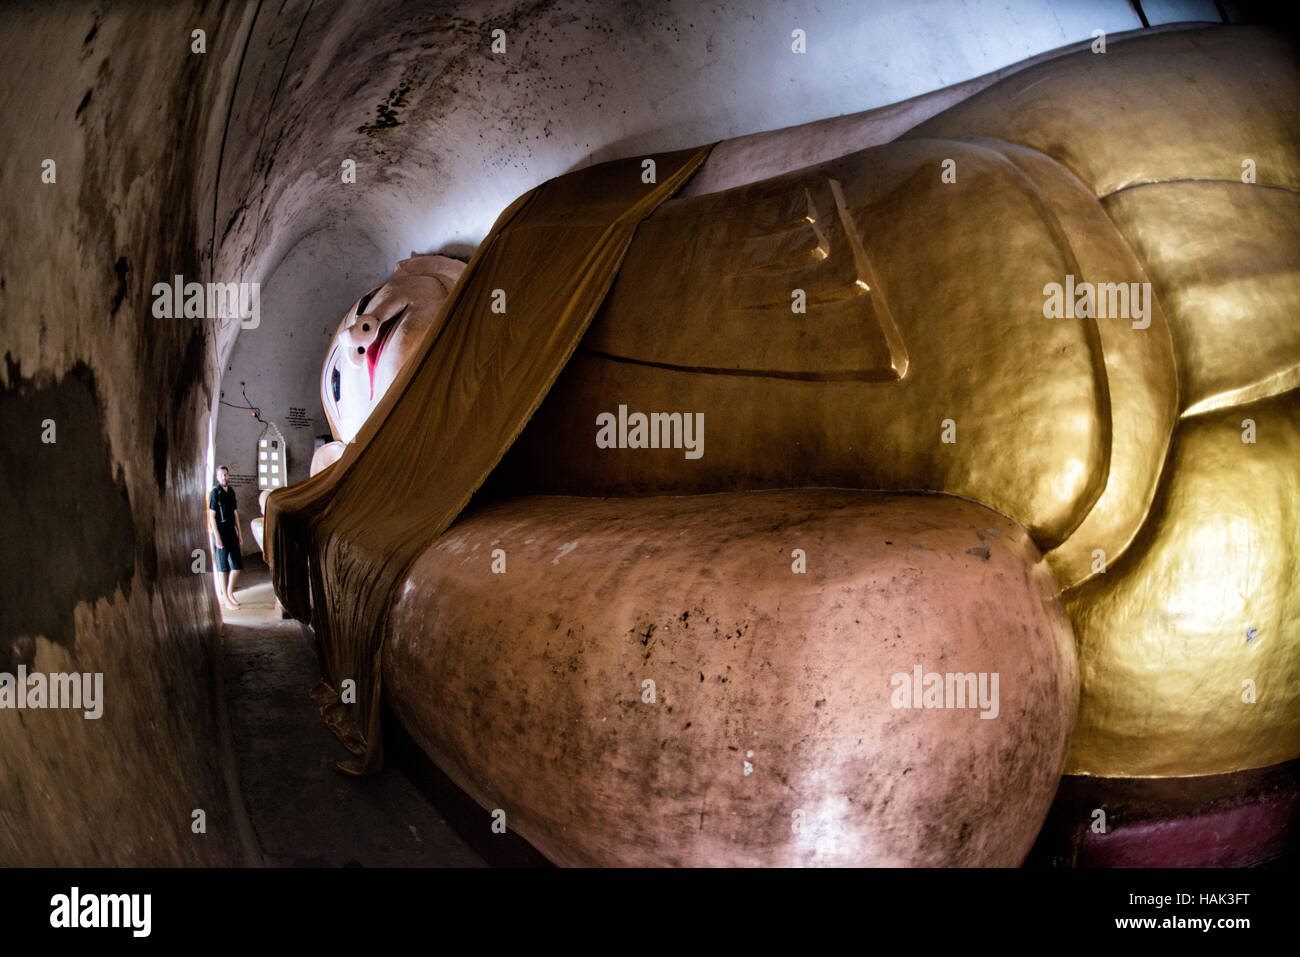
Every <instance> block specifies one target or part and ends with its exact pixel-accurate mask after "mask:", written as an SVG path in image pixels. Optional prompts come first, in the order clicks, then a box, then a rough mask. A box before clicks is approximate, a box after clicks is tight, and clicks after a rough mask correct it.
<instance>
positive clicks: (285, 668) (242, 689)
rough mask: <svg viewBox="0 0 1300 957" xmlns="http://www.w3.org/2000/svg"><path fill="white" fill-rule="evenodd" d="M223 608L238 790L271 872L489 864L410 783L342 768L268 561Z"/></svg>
mask: <svg viewBox="0 0 1300 957" xmlns="http://www.w3.org/2000/svg"><path fill="white" fill-rule="evenodd" d="M245 564H246V566H247V569H246V570H245V572H244V573H243V574H242V575H241V576H240V580H239V582H238V585H237V588H236V592H235V597H236V599H237V600H238V601H239V602H240V603H241V607H240V608H238V609H233V610H232V609H225V610H224V611H223V618H224V620H225V626H224V628H223V636H222V638H223V640H222V644H223V653H224V667H225V688H226V696H227V708H228V711H229V713H230V723H231V728H232V731H233V735H234V744H235V756H236V761H237V764H238V768H239V784H240V788H241V790H242V791H243V794H244V802H245V804H246V806H247V808H248V813H249V816H250V818H251V819H252V824H253V829H254V831H255V832H256V835H257V839H258V843H259V845H260V848H261V852H262V857H263V860H264V862H265V863H266V864H267V865H269V866H272V867H281V866H288V867H314V866H315V867H429V866H432V867H483V866H486V862H485V861H484V859H483V858H482V857H480V856H479V855H478V854H477V853H475V851H474V850H472V849H471V848H470V846H469V845H468V844H466V843H465V841H463V840H462V839H461V838H460V837H459V836H458V835H457V834H456V832H455V831H454V830H453V829H452V828H451V826H450V825H449V824H448V823H447V822H446V820H444V819H443V817H442V815H441V814H440V813H439V811H438V809H437V808H436V807H435V806H434V805H433V804H432V803H430V801H428V800H427V799H426V798H425V796H424V795H423V794H422V793H421V792H420V791H419V790H417V789H416V787H415V785H413V784H412V783H411V781H410V780H409V779H408V778H407V777H406V775H405V774H404V773H403V772H402V771H401V770H398V769H397V768H394V767H389V768H387V769H385V770H384V771H383V772H381V773H380V774H378V775H375V776H374V777H367V778H354V777H348V776H346V775H343V774H340V773H339V772H338V771H335V770H334V764H335V762H336V761H339V760H342V759H345V758H348V757H350V755H349V753H348V752H347V750H346V749H345V748H344V747H343V746H342V745H341V744H339V742H338V741H337V740H336V739H335V737H334V735H333V734H331V733H330V732H329V730H328V729H327V728H326V727H325V725H324V723H322V721H321V719H320V715H319V713H318V712H317V710H316V705H315V704H314V703H313V702H312V700H311V699H310V698H309V697H308V696H307V693H308V691H309V690H310V689H311V688H312V686H313V685H315V684H316V682H317V680H318V679H319V675H320V672H319V668H318V666H317V662H316V654H315V651H314V649H313V648H312V646H311V645H310V644H309V643H308V641H307V639H306V638H305V637H304V634H303V631H302V629H301V626H300V625H299V624H298V622H296V621H293V620H288V621H285V620H282V619H281V618H280V617H279V615H278V614H277V613H276V610H275V598H274V596H273V595H272V593H271V585H270V581H269V578H268V574H267V568H266V565H265V564H263V563H261V562H255V561H246V562H245Z"/></svg>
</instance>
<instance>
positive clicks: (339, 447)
mask: <svg viewBox="0 0 1300 957" xmlns="http://www.w3.org/2000/svg"><path fill="white" fill-rule="evenodd" d="M345 448H347V443H346V442H339V441H337V440H335V441H333V442H326V443H325V444H324V445H322V446H321V447H320V448H318V449H317V450H316V453H315V454H314V455H313V456H312V457H311V474H312V475H315V474H316V473H317V472H321V471H324V470H325V469H327V468H328V467H329V466H331V465H333V464H334V463H335V462H337V461H338V460H339V458H340V456H342V455H343V450H344V449H345Z"/></svg>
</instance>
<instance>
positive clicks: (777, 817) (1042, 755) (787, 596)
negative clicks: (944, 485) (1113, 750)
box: [384, 489, 1078, 865]
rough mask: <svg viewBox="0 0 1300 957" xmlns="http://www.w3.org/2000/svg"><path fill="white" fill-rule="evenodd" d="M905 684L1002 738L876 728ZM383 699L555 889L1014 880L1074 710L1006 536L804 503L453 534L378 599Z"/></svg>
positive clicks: (592, 506) (552, 512)
mask: <svg viewBox="0 0 1300 957" xmlns="http://www.w3.org/2000/svg"><path fill="white" fill-rule="evenodd" d="M494 549H502V550H504V552H505V556H506V572H505V574H494V573H493V571H492V567H491V566H492V562H493V550H494ZM794 549H802V550H803V551H804V553H805V554H806V562H807V572H806V573H805V574H795V573H794V572H793V571H792V562H793V561H794V559H793V558H792V552H793V550H794ZM498 567H499V566H498ZM915 665H921V666H922V668H923V670H924V671H925V672H932V671H933V672H939V673H946V672H962V673H966V672H975V673H979V672H986V673H994V672H996V673H998V675H999V682H998V688H999V695H998V705H999V708H998V716H997V717H996V718H993V719H982V718H981V717H980V709H978V708H951V709H905V708H895V707H893V706H892V705H891V691H892V688H891V676H892V675H894V674H896V673H903V674H907V675H909V676H910V675H911V673H912V671H913V668H914V666H915ZM647 680H650V681H653V682H654V692H655V694H654V698H655V700H654V701H653V702H650V701H648V700H646V699H647V697H648V688H647V686H646V685H645V684H644V682H646V681H647ZM384 683H385V688H386V693H387V694H388V695H389V701H390V703H391V705H392V707H393V710H394V711H395V712H396V714H397V715H398V717H399V718H400V719H401V720H402V722H403V724H404V725H405V727H406V728H407V729H408V730H409V731H410V733H411V734H412V736H413V737H414V738H415V740H416V741H417V742H419V743H420V745H421V746H422V747H423V748H424V749H425V750H426V752H427V753H428V754H429V755H430V757H431V758H432V759H433V760H434V762H435V763H436V764H438V765H439V767H441V768H442V769H443V770H444V771H445V772H446V773H447V774H448V776H449V777H451V779H452V780H453V781H455V783H456V784H457V785H459V786H460V787H462V788H463V789H464V790H465V791H466V792H467V793H469V794H470V795H471V796H472V797H473V798H474V799H475V800H476V801H478V802H479V803H480V804H481V805H482V806H483V807H484V808H486V809H489V810H492V809H497V808H500V809H502V810H503V811H505V812H506V823H507V825H508V827H509V828H510V829H511V830H512V831H515V832H517V833H519V834H520V835H522V836H523V837H525V838H526V839H527V840H528V841H530V842H531V843H532V844H533V845H534V846H535V847H537V848H538V849H539V850H540V851H541V852H542V853H543V854H545V855H546V856H547V857H549V858H550V859H551V860H552V861H554V862H556V863H559V864H573V865H583V864H601V865H803V864H817V865H1018V864H1019V863H1020V862H1021V861H1022V860H1023V858H1024V856H1025V854H1026V853H1027V851H1028V849H1029V847H1030V845H1031V844H1032V842H1033V840H1034V837H1035V835H1036V834H1037V833H1038V830H1039V827H1040V825H1041V824H1042V821H1043V818H1044V815H1045V814H1046V812H1047V808H1048V805H1049V804H1050V802H1051V800H1052V796H1053V794H1054V793H1055V791H1056V786H1057V783H1058V781H1059V778H1060V774H1061V770H1062V767H1063V762H1064V758H1065V750H1066V746H1067V743H1068V738H1069V734H1070V730H1071V726H1072V723H1073V720H1074V714H1075V708H1076V705H1077V695H1078V691H1077V688H1078V679H1077V672H1076V662H1075V653H1074V646H1073V640H1072V636H1071V632H1070V627H1069V624H1068V621H1067V620H1066V618H1065V616H1064V614H1063V613H1062V611H1061V608H1060V607H1059V604H1058V603H1057V601H1056V599H1055V597H1054V587H1053V584H1052V581H1051V578H1050V575H1049V573H1048V570H1047V569H1046V567H1045V566H1044V564H1043V563H1042V562H1041V560H1040V557H1039V555H1038V553H1037V551H1036V550H1035V548H1034V546H1033V544H1032V543H1031V542H1030V541H1029V539H1028V537H1027V535H1026V534H1025V532H1024V531H1023V529H1021V528H1020V526H1018V525H1016V524H1015V523H1013V522H1011V521H1009V520H1007V519H1006V518H1003V517H1002V516H1000V515H998V514H997V513H995V512H992V511H990V510H988V509H986V508H984V507H982V506H979V505H976V504H973V503H971V502H967V501H964V500H960V499H956V498H952V497H947V496H896V495H884V494H879V493H869V492H848V491H838V490H811V489H803V490H793V491H777V492H750V493H737V494H725V495H702V496H689V497H660V498H650V499H623V500H604V499H580V498H565V497H534V498H525V499H517V500H512V501H508V502H505V503H503V504H501V505H498V506H494V507H492V508H489V509H486V510H484V511H481V512H479V513H477V514H473V515H470V516H468V517H466V518H463V519H462V520H461V521H460V522H459V523H458V524H457V525H455V526H453V527H452V528H451V529H450V530H449V531H448V532H447V533H446V534H445V535H444V536H443V537H442V538H440V539H439V540H438V542H436V543H435V544H434V545H433V546H432V547H431V548H430V549H429V550H428V551H427V552H426V553H425V554H424V555H423V556H422V557H421V558H420V559H419V560H418V561H417V562H416V564H415V565H414V566H413V567H412V569H411V571H410V573H409V576H408V579H407V581H406V582H405V584H404V585H403V587H402V589H401V594H400V597H399V600H398V601H397V603H396V605H395V607H394V609H393V612H392V616H391V619H390V635H389V639H388V643H387V646H386V651H385V659H384Z"/></svg>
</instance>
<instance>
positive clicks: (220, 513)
mask: <svg viewBox="0 0 1300 957" xmlns="http://www.w3.org/2000/svg"><path fill="white" fill-rule="evenodd" d="M208 532H209V534H211V535H212V542H213V545H215V546H216V549H217V568H216V576H217V595H218V596H220V597H221V599H222V601H223V603H224V602H229V603H230V605H231V607H233V608H238V607H239V602H237V601H235V579H237V578H238V577H239V573H240V572H241V571H243V569H244V556H243V547H244V533H243V532H242V531H240V529H239V507H238V502H237V501H236V500H235V490H234V489H233V488H231V487H230V470H229V469H228V468H226V467H225V466H224V465H222V466H221V467H219V468H218V469H217V484H216V485H214V486H212V491H211V492H209V493H208ZM227 572H229V574H230V579H229V581H227V580H226V573H227Z"/></svg>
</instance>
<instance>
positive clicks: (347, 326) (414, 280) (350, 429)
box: [321, 256, 465, 443]
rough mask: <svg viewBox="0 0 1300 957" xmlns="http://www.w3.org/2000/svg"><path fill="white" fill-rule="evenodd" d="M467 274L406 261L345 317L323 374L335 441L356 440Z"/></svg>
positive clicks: (431, 259) (425, 260)
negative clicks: (362, 427)
mask: <svg viewBox="0 0 1300 957" xmlns="http://www.w3.org/2000/svg"><path fill="white" fill-rule="evenodd" d="M464 269H465V264H464V263H462V262H459V261H457V260H455V259H448V258H446V257H445V256H418V257H415V258H413V259H406V260H403V261H402V262H400V263H398V264H397V271H396V272H395V273H394V275H393V278H392V279H390V280H388V282H386V283H384V284H383V285H381V286H378V287H377V288H375V289H372V290H371V291H370V292H368V293H366V294H365V295H364V296H362V297H361V298H360V299H358V300H357V301H356V302H355V303H353V305H352V308H351V309H349V310H348V312H347V313H346V314H345V315H344V316H343V318H342V320H341V321H340V322H339V326H338V329H337V330H336V331H335V333H334V339H333V340H332V341H331V343H330V350H329V353H328V355H327V357H326V359H325V366H324V369H323V370H322V373H321V401H322V403H323V404H324V406H325V413H326V415H327V416H328V417H329V421H330V426H331V428H332V429H333V431H334V435H335V437H336V438H337V439H339V440H340V441H342V442H344V443H347V442H351V441H352V440H353V439H354V438H356V435H357V432H358V431H359V430H360V429H361V426H362V425H363V424H365V421H366V419H367V418H369V416H370V413H371V412H372V411H373V410H374V408H375V406H376V405H378V404H379V400H380V399H382V398H383V397H384V393H385V392H387V391H388V387H389V386H390V385H392V384H393V380H394V379H396V378H397V374H398V373H399V372H400V371H401V369H402V366H404V365H405V364H406V362H407V361H408V360H409V359H410V358H411V356H412V355H414V353H415V350H416V348H417V347H418V346H419V344H420V342H421V340H422V339H423V337H424V335H425V333H426V332H428V331H429V328H430V326H432V325H433V323H434V321H435V320H436V319H437V318H438V313H439V310H440V309H441V308H442V304H443V302H444V301H446V299H447V297H448V296H449V295H450V294H451V290H452V288H453V287H454V286H455V284H456V280H457V279H458V278H459V277H460V274H461V273H462V272H463V271H464Z"/></svg>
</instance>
